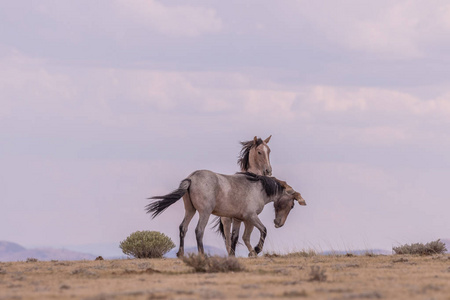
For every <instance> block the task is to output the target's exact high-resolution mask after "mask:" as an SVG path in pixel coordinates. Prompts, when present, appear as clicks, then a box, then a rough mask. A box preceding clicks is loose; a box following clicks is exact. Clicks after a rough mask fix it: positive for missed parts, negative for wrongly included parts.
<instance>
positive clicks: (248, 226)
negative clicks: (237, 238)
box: [242, 222, 257, 257]
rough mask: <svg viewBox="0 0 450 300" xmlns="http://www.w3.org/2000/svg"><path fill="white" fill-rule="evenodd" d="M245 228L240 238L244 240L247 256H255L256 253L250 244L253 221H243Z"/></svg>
mask: <svg viewBox="0 0 450 300" xmlns="http://www.w3.org/2000/svg"><path fill="white" fill-rule="evenodd" d="M244 224H245V230H244V234H243V235H242V240H243V241H244V244H245V246H247V249H248V252H249V253H248V257H256V256H257V254H256V252H255V250H253V247H252V245H251V244H250V236H251V234H252V231H253V227H254V226H253V223H251V222H245V223H244Z"/></svg>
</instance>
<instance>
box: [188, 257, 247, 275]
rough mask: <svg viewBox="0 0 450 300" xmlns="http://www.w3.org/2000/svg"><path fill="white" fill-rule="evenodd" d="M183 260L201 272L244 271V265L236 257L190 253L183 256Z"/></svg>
mask: <svg viewBox="0 0 450 300" xmlns="http://www.w3.org/2000/svg"><path fill="white" fill-rule="evenodd" d="M182 260H183V262H184V263H185V264H186V265H188V266H189V267H192V268H194V270H195V272H200V273H217V272H224V273H226V272H240V271H244V267H243V266H242V265H241V264H240V263H239V261H238V260H237V258H235V257H221V256H207V255H202V254H194V253H190V254H189V255H188V256H185V257H183V258H182Z"/></svg>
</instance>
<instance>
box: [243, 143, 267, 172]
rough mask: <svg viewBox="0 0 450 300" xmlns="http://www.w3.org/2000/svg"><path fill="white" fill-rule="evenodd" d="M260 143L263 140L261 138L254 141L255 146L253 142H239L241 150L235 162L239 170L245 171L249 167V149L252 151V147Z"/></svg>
mask: <svg viewBox="0 0 450 300" xmlns="http://www.w3.org/2000/svg"><path fill="white" fill-rule="evenodd" d="M262 143H263V140H262V139H261V138H258V139H257V140H256V144H255V143H254V140H251V141H246V142H241V145H242V149H241V152H240V153H239V158H238V161H237V163H238V165H239V166H240V167H241V170H244V171H247V170H248V168H249V167H250V163H249V157H250V149H252V147H258V146H259V145H261V144H262Z"/></svg>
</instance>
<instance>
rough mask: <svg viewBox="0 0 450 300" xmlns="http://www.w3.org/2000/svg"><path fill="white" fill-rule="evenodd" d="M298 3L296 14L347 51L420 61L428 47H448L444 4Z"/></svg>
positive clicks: (347, 0) (352, 0) (449, 29)
mask: <svg viewBox="0 0 450 300" xmlns="http://www.w3.org/2000/svg"><path fill="white" fill-rule="evenodd" d="M324 3H325V2H324V1H316V2H315V3H314V4H313V5H311V3H309V2H306V1H299V2H298V11H299V13H300V14H301V15H302V16H303V17H304V18H306V19H308V20H309V22H310V23H311V24H312V25H313V26H314V27H316V28H318V29H319V30H320V31H322V32H323V33H324V34H325V35H326V36H327V38H328V39H330V40H332V41H334V42H336V43H338V44H341V45H342V46H345V47H347V48H348V49H351V50H356V51H362V52H365V53H367V54H375V55H377V56H378V57H381V58H385V59H390V60H393V59H396V60H399V59H400V60H402V59H416V58H421V57H424V56H425V55H426V54H427V50H428V49H429V44H435V43H438V44H440V43H442V42H443V41H445V42H447V43H448V40H447V39H442V37H443V36H448V35H449V33H450V26H449V22H448V19H449V11H450V5H449V4H448V3H447V2H446V1H440V0H437V1H431V2H430V1H406V0H405V1H396V2H392V1H377V2H376V3H375V2H373V3H362V2H360V1H355V0H344V1H335V2H333V3H329V2H327V3H326V5H324Z"/></svg>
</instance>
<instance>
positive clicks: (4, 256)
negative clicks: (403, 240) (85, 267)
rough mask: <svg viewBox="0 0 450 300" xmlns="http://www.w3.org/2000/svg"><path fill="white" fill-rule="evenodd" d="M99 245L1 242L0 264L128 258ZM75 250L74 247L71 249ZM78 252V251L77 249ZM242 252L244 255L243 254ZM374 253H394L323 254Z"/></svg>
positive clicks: (208, 250) (173, 253) (221, 251)
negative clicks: (35, 245) (36, 245)
mask: <svg viewBox="0 0 450 300" xmlns="http://www.w3.org/2000/svg"><path fill="white" fill-rule="evenodd" d="M441 242H443V243H445V244H446V246H447V253H450V239H441ZM99 245H100V244H98V245H94V246H95V247H94V246H92V247H87V246H84V247H81V246H80V247H79V248H80V249H82V250H83V251H73V250H68V249H55V248H32V249H27V248H25V247H23V246H21V245H19V244H17V243H12V242H7V241H0V262H6V261H26V260H27V259H28V258H36V259H38V260H93V259H95V258H96V257H97V255H92V254H89V253H85V251H86V252H87V251H89V252H92V253H102V255H103V257H104V258H105V259H118V258H126V256H124V255H123V254H122V255H118V254H117V250H116V249H117V246H116V245H115V244H114V245H113V246H111V245H109V244H105V245H104V247H100V246H99ZM71 248H73V247H71ZM76 250H78V249H76ZM177 251H178V248H177V247H176V248H174V249H172V250H171V251H169V252H168V253H167V254H166V255H165V257H167V258H174V257H176V252H177ZM185 252H186V253H196V252H197V247H188V248H186V249H185ZM205 252H206V253H208V254H210V255H220V256H225V255H226V252H225V248H223V249H222V248H218V247H213V246H207V245H205ZM238 252H239V253H238V256H244V257H245V256H246V254H247V253H246V252H245V251H238ZM241 252H242V253H241ZM367 252H369V253H373V254H392V251H387V250H381V249H369V250H351V251H324V252H322V254H324V255H329V254H346V253H352V254H354V255H362V254H365V253H367ZM108 253H110V254H111V255H110V257H108Z"/></svg>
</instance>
